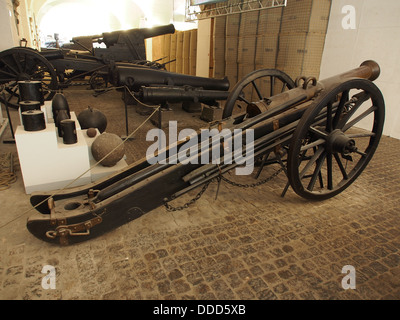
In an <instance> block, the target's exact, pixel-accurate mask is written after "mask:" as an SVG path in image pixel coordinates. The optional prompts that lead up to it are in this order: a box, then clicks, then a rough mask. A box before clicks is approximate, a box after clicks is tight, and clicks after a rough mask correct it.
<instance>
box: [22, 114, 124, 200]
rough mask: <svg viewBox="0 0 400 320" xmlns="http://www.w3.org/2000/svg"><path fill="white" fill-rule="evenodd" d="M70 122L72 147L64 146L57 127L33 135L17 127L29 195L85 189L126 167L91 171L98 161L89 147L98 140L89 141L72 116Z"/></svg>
mask: <svg viewBox="0 0 400 320" xmlns="http://www.w3.org/2000/svg"><path fill="white" fill-rule="evenodd" d="M46 118H47V119H48V120H49V121H51V119H50V118H49V117H46ZM71 119H73V120H75V125H76V129H77V130H76V132H77V138H78V142H77V143H75V144H70V145H67V144H64V143H63V140H62V138H60V137H59V136H58V133H57V128H56V127H55V124H54V123H46V129H44V130H41V131H34V132H32V131H25V130H24V128H23V126H18V127H17V130H16V132H15V141H16V145H17V150H18V157H19V162H20V166H21V171H22V177H23V180H24V185H25V192H26V193H27V194H30V193H32V192H35V191H53V190H57V189H64V188H66V187H68V188H70V187H76V186H81V185H85V184H88V183H91V182H94V181H96V180H97V179H99V178H102V177H104V176H106V175H109V174H112V173H114V172H116V171H118V170H120V169H123V168H124V167H125V166H126V165H127V164H126V162H125V161H124V160H121V161H120V162H119V163H118V164H117V165H116V166H114V167H111V168H106V167H103V166H101V165H97V166H96V167H95V168H93V169H92V168H91V167H92V166H93V165H94V164H95V161H94V159H93V157H92V153H91V150H90V147H91V144H92V143H93V141H94V140H95V138H96V137H97V136H96V137H95V138H89V137H88V136H87V134H86V130H81V128H80V126H79V122H78V121H77V119H76V116H75V113H73V112H71ZM98 134H99V133H98ZM78 177H79V178H78Z"/></svg>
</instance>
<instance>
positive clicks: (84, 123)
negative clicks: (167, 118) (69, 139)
mask: <svg viewBox="0 0 400 320" xmlns="http://www.w3.org/2000/svg"><path fill="white" fill-rule="evenodd" d="M78 121H79V124H80V126H81V128H82V129H89V128H97V129H98V130H99V131H100V133H103V132H104V131H105V130H106V128H107V118H106V116H105V115H104V113H103V112H101V111H100V110H97V109H95V108H92V107H88V108H87V109H86V110H83V111H82V112H81V113H79V115H78Z"/></svg>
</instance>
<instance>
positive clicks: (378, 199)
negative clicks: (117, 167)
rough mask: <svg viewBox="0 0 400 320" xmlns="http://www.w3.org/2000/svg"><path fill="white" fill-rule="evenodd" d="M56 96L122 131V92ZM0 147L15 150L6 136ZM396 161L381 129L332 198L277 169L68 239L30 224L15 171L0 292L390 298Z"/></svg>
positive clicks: (0, 231) (398, 266)
mask: <svg viewBox="0 0 400 320" xmlns="http://www.w3.org/2000/svg"><path fill="white" fill-rule="evenodd" d="M65 95H66V97H67V99H68V101H69V103H70V108H71V110H72V111H75V112H77V113H78V112H79V111H81V110H83V109H84V108H86V107H87V106H89V105H91V106H93V107H95V108H98V109H100V110H102V111H103V112H104V113H105V114H106V116H107V118H108V123H109V126H108V128H107V131H108V132H113V133H116V134H118V135H124V134H125V133H126V132H125V122H124V121H125V118H124V104H123V102H122V100H121V93H120V92H109V93H107V94H104V95H101V96H99V97H93V96H92V94H91V92H89V91H85V90H82V89H68V90H67V91H66V92H65ZM135 108H136V107H130V108H129V110H128V111H129V125H130V128H129V132H131V131H132V130H134V129H135V128H136V127H137V126H138V125H139V124H140V123H142V122H143V121H144V120H145V119H146V117H147V116H144V115H140V114H138V113H137V112H135ZM174 111H175V115H176V119H177V120H178V123H179V125H182V126H188V125H190V126H191V127H192V128H194V129H196V128H198V127H204V126H206V125H207V124H206V123H205V122H203V121H201V120H200V119H199V114H198V113H193V114H191V113H187V112H183V111H182V110H181V109H180V108H176V107H174ZM3 113H4V112H3ZM12 117H13V118H15V119H16V112H14V111H12ZM16 121H17V120H16ZM149 128H154V126H153V125H152V124H150V123H147V124H146V125H145V126H143V127H142V128H141V129H140V130H139V131H138V132H137V134H136V135H135V139H134V140H132V141H128V142H127V144H126V154H127V161H128V162H129V163H131V162H133V161H135V160H138V159H140V158H142V157H143V156H144V152H145V150H146V149H145V146H146V142H145V139H144V137H145V134H146V132H147V131H148V129H149ZM9 136H10V133H9V131H6V133H5V134H4V137H6V138H9ZM0 148H1V153H3V152H13V153H14V154H16V148H15V145H8V144H2V145H1V147H0ZM399 159H400V141H399V140H396V139H392V138H390V137H383V139H382V141H381V143H380V146H379V148H378V150H377V152H376V154H375V156H374V158H373V160H372V162H371V163H370V165H369V166H368V167H367V168H366V170H365V171H364V172H363V174H362V175H361V176H360V177H359V178H358V179H357V180H356V181H355V183H354V184H353V185H352V186H351V187H350V188H348V189H347V190H346V191H345V192H343V193H342V194H340V195H338V196H336V197H335V198H333V199H330V200H326V201H323V202H309V201H306V200H304V199H302V198H300V197H298V196H297V195H296V194H294V192H293V191H292V190H289V192H288V193H287V194H286V196H285V198H281V196H280V194H281V192H282V190H283V188H284V186H285V184H286V179H285V176H284V174H281V175H279V176H278V177H277V178H276V179H274V180H273V181H271V182H269V183H268V184H266V185H263V186H261V187H257V188H251V189H242V188H237V187H233V186H231V185H228V184H226V183H222V185H221V188H220V192H219V195H218V198H217V199H215V195H216V190H217V185H216V183H213V184H211V185H210V187H209V188H208V190H207V192H206V193H205V194H204V195H203V197H202V198H201V199H200V200H199V201H198V202H197V203H196V204H195V205H193V206H191V207H190V208H188V209H186V210H184V211H179V212H168V211H167V210H166V209H165V208H164V207H160V208H158V209H156V210H153V211H152V212H150V213H148V214H146V215H144V216H143V217H141V218H139V219H137V220H135V221H132V222H130V223H128V224H126V225H123V226H122V227H120V228H118V229H115V230H113V231H111V232H109V233H107V234H105V235H103V236H101V237H100V238H96V239H93V240H90V241H87V242H84V243H81V244H77V245H73V246H68V247H60V246H58V245H51V244H48V243H45V242H42V241H40V240H38V239H36V238H35V237H33V236H32V235H31V234H30V233H29V232H28V230H27V229H26V225H25V224H26V218H27V217H28V216H29V215H30V214H32V212H31V211H29V210H30V204H29V196H28V195H26V194H25V192H24V186H23V181H22V177H21V172H20V171H17V174H18V179H17V182H15V183H14V184H12V186H11V188H9V189H8V190H5V191H1V192H0V214H1V220H0V221H1V223H0V243H1V245H0V299H64V300H67V299H135V300H137V299H146V300H153V299H160V300H168V299H178V300H181V299H189V300H192V299H193V300H194V299H201V300H206V299H216V300H223V299H234V300H261V299H271V300H274V299H277V300H287V299H289V300H290V299H294V300H328V299H329V300H330V299H340V300H375V299H400V254H399V251H400V209H399V208H400V190H399V186H400V171H399V165H400V160H399ZM16 167H17V166H16ZM276 169H277V168H276V167H273V166H271V167H270V168H268V169H267V170H265V172H264V173H263V175H264V176H268V175H271V174H272V173H273V172H275V170H276ZM247 179H250V180H249V181H250V182H252V181H251V178H247ZM197 192H198V190H195V191H194V192H191V193H190V194H187V195H185V196H183V197H182V198H179V199H177V200H175V201H174V203H173V204H174V205H179V204H183V203H185V202H186V201H187V200H189V199H191V198H192V197H193V195H195V194H196V193H197ZM46 265H50V266H53V267H54V268H55V278H54V279H55V284H56V288H55V289H51V288H50V289H47V290H45V289H44V288H43V287H42V280H43V278H44V277H45V275H46V274H45V273H42V269H43V267H44V266H46ZM348 265H350V266H353V267H354V268H355V276H356V278H355V279H356V288H355V289H348V290H345V289H344V288H343V286H342V280H343V279H344V277H345V276H346V274H344V273H342V268H343V267H344V266H348ZM46 283H47V282H46ZM48 283H51V282H48Z"/></svg>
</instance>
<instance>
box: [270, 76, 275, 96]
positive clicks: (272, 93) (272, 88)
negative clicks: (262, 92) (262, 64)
mask: <svg viewBox="0 0 400 320" xmlns="http://www.w3.org/2000/svg"><path fill="white" fill-rule="evenodd" d="M270 84H271V88H270V89H271V90H270V97H272V96H273V95H274V89H275V77H274V76H271V82H270Z"/></svg>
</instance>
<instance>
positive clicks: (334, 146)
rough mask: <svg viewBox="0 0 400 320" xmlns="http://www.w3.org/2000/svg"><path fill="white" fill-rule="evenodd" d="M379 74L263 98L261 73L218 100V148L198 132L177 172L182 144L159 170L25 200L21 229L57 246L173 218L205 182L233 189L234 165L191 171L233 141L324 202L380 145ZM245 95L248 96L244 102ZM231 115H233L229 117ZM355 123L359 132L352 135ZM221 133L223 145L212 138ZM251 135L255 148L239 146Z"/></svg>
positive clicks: (311, 82) (148, 165)
mask: <svg viewBox="0 0 400 320" xmlns="http://www.w3.org/2000/svg"><path fill="white" fill-rule="evenodd" d="M379 73H380V69H379V66H378V65H377V64H376V63H375V62H373V61H366V62H364V63H363V64H362V65H361V66H360V67H358V68H356V69H354V70H351V71H349V72H346V73H343V74H341V75H338V76H334V77H332V78H329V79H326V80H322V81H317V80H316V79H315V78H306V77H301V78H298V79H296V81H295V86H294V87H293V88H291V89H290V90H288V88H287V84H285V83H284V84H283V85H282V83H280V84H279V85H278V86H276V82H275V80H271V79H272V78H271V77H269V79H270V86H268V87H264V90H263V89H261V87H260V86H258V85H257V83H256V80H257V79H258V78H259V77H260V76H262V72H254V73H251V74H250V75H249V76H248V77H246V78H245V79H244V80H242V81H240V82H239V83H238V84H236V85H235V87H234V88H233V89H232V90H231V92H230V93H229V95H228V97H227V106H229V108H226V109H225V116H226V117H225V119H224V120H223V121H221V122H220V123H218V124H216V126H215V127H214V129H216V132H217V133H216V136H217V143H208V144H206V145H205V146H204V145H203V142H204V141H205V142H210V140H212V138H213V137H211V136H210V137H208V140H204V141H202V140H201V133H200V132H198V133H197V135H194V136H191V137H190V139H194V141H197V142H198V144H197V151H198V152H197V153H196V154H194V155H190V156H189V159H188V160H189V161H188V163H186V164H184V163H182V162H178V163H177V162H176V161H174V159H176V156H177V153H176V152H177V150H178V149H179V152H182V153H183V154H184V155H187V153H188V152H189V148H190V147H189V146H188V145H186V142H187V141H186V140H185V141H181V142H179V143H178V144H177V145H176V146H169V147H167V148H166V149H163V150H159V152H158V154H157V158H158V157H159V156H163V157H165V160H166V161H165V162H163V163H161V162H158V161H155V162H153V160H156V159H154V158H150V159H144V160H142V161H139V162H137V163H134V164H132V165H130V166H128V167H127V168H126V169H125V170H123V171H120V172H118V173H116V174H114V175H113V176H111V177H107V178H104V179H103V180H100V181H98V182H95V183H92V184H90V185H87V186H83V187H77V188H72V189H68V190H66V189H64V190H60V191H58V192H50V193H44V194H43V193H40V194H39V193H37V194H33V195H32V197H31V203H32V206H33V207H34V208H36V209H37V210H38V213H36V214H34V215H33V216H32V217H31V218H29V220H28V222H27V228H28V230H29V231H30V232H31V233H32V234H34V235H35V236H36V237H38V238H39V239H41V240H44V241H48V242H52V243H61V244H63V245H66V244H70V243H76V242H81V241H85V240H88V239H91V238H94V237H97V236H100V235H101V234H103V233H105V232H107V231H109V230H112V229H114V228H117V227H118V226H121V225H122V224H125V223H127V222H129V221H132V220H134V219H136V218H139V217H140V216H142V215H143V214H145V213H147V212H149V211H151V210H153V209H155V208H157V207H159V206H162V205H165V206H166V207H167V209H171V210H174V208H172V207H171V205H170V204H169V202H170V201H171V200H173V199H176V198H177V197H179V196H181V195H183V194H185V193H187V192H189V191H191V190H193V189H196V188H199V187H202V189H201V191H200V192H199V194H198V196H196V198H195V200H196V199H198V197H199V196H201V194H202V193H203V192H204V191H205V190H206V188H207V186H208V185H209V184H210V183H211V182H212V181H214V180H217V181H219V182H221V181H226V182H229V183H232V184H234V185H237V186H240V184H238V183H235V182H234V181H231V180H229V179H228V178H227V177H226V176H224V174H225V173H226V172H228V171H231V170H233V169H236V168H238V167H240V166H241V165H242V164H240V163H232V162H224V159H225V157H224V156H219V157H218V159H217V160H219V161H215V162H213V161H209V162H208V163H203V162H202V161H200V160H203V159H207V158H208V159H209V160H211V158H212V157H211V158H210V155H212V154H213V151H214V150H220V151H222V150H225V149H226V146H227V145H229V144H230V143H234V144H236V141H237V139H236V138H239V141H241V142H242V143H243V142H244V140H246V143H245V145H244V146H243V145H242V146H243V148H246V150H247V147H250V145H252V146H253V151H254V152H253V153H250V154H247V152H246V153H243V154H242V156H243V157H244V158H245V160H249V161H251V160H253V161H254V160H255V159H257V158H259V159H262V160H263V161H262V165H261V166H260V169H262V168H263V167H264V165H266V164H272V163H275V164H276V163H279V164H280V165H281V170H280V171H284V172H285V173H286V174H287V176H288V183H289V184H290V186H291V187H292V188H293V190H294V192H296V193H297V194H298V195H300V196H301V197H304V198H306V199H310V200H324V199H328V198H330V197H333V196H335V195H337V194H339V193H340V192H342V191H344V190H345V189H346V188H348V187H349V186H350V185H351V184H352V183H353V182H354V181H355V180H356V179H357V177H358V176H359V175H360V174H361V173H362V171H363V170H364V169H365V167H366V166H367V164H368V163H369V161H370V160H371V158H372V157H373V155H374V153H375V150H376V148H377V146H378V143H379V140H380V138H381V135H382V130H383V126H384V114H385V105H384V99H383V96H382V93H381V92H380V90H379V89H378V88H377V86H376V85H375V84H374V83H373V82H372V81H373V80H375V79H376V78H377V77H378V76H379ZM273 78H275V77H273ZM271 83H273V84H274V86H273V89H274V90H275V88H279V89H280V90H278V91H280V92H279V93H277V94H274V95H272V96H269V93H270V90H268V91H265V90H267V88H269V89H271ZM248 85H250V87H251V89H252V94H251V96H250V95H247V97H246V98H243V94H242V91H243V89H246V88H247V87H248ZM282 87H284V88H283V90H282ZM281 91H283V92H281ZM267 96H268V97H267ZM250 97H251V99H250ZM238 105H241V108H239V110H241V112H235V108H236V107H238ZM360 122H363V127H364V128H368V129H367V130H361V129H358V128H357V124H359V123H360ZM225 129H227V130H228V131H229V132H231V133H232V135H225V137H226V138H225V137H222V136H220V135H218V134H219V133H221V132H223V131H224V130H225ZM249 130H250V131H249ZM242 133H244V134H245V136H246V139H244V136H242ZM251 133H252V134H253V135H254V140H253V141H252V142H251V141H249V142H247V136H248V135H249V136H251ZM196 139H197V140H196ZM199 141H201V143H200V142H199ZM192 146H193V145H192ZM228 149H229V150H230V151H232V149H230V148H228ZM270 155H272V157H270ZM278 173H279V171H278ZM269 180H270V179H267V180H265V181H264V182H267V181H269ZM262 183H263V182H257V183H256V184H257V185H261V184H262ZM195 200H194V201H195ZM194 201H191V202H190V203H193V202H194ZM183 207H186V206H183Z"/></svg>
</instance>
